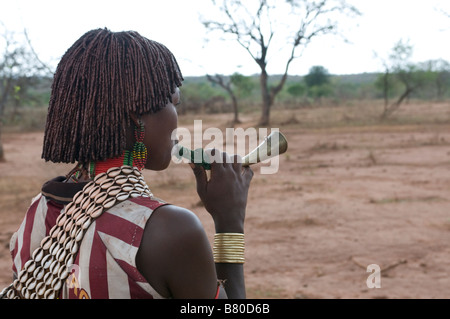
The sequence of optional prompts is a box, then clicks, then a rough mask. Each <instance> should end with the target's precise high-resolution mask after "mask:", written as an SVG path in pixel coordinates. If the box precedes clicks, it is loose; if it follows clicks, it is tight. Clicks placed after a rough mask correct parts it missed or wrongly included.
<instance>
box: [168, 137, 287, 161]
mask: <svg viewBox="0 0 450 319" xmlns="http://www.w3.org/2000/svg"><path fill="white" fill-rule="evenodd" d="M287 149H288V142H287V139H286V137H285V136H284V135H283V134H282V133H281V132H279V131H275V132H272V133H271V134H270V135H269V136H267V137H266V138H265V139H264V141H262V143H261V144H259V145H258V146H257V147H256V148H255V149H254V150H252V151H251V152H250V153H248V154H247V155H245V156H244V157H243V158H242V166H244V167H246V166H250V165H252V164H256V163H260V162H262V161H265V160H268V159H270V158H272V157H275V156H278V155H281V154H283V153H285V152H286V151H287ZM172 154H173V155H175V156H176V157H177V158H178V159H181V158H183V157H184V158H186V159H188V160H189V162H190V163H194V164H196V165H200V166H203V168H204V169H205V170H210V169H211V161H210V160H209V158H208V155H207V154H206V153H205V152H204V150H203V149H202V148H198V149H196V150H190V149H189V148H187V147H184V146H179V145H175V147H174V152H173V153H172Z"/></svg>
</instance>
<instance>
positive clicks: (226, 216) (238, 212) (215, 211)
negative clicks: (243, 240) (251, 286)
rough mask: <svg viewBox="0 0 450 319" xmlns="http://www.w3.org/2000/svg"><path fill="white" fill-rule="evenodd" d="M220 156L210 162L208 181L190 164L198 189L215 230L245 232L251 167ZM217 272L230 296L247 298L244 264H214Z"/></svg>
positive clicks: (236, 160)
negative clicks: (220, 158)
mask: <svg viewBox="0 0 450 319" xmlns="http://www.w3.org/2000/svg"><path fill="white" fill-rule="evenodd" d="M221 157H222V159H223V163H212V164H211V178H210V179H209V180H207V176H206V172H205V170H204V169H203V168H202V167H199V166H195V167H194V166H193V171H194V174H195V176H196V179H197V192H198V194H199V196H200V198H201V199H202V201H203V203H204V205H205V208H206V210H207V211H208V212H209V213H210V214H211V216H212V218H213V220H214V224H215V230H216V233H244V221H245V209H246V205H247V197H248V189H249V186H250V182H251V179H252V177H253V172H252V171H251V169H250V168H245V169H243V168H242V165H241V164H239V163H238V158H237V157H236V156H235V157H233V158H230V157H229V156H228V155H227V154H226V153H222V154H221ZM231 160H232V161H231ZM231 162H232V163H231ZM216 272H217V276H218V279H219V280H221V281H224V287H225V290H226V293H227V296H228V297H229V298H230V299H243V298H245V297H246V293H245V280H244V266H243V264H228V263H217V264H216Z"/></svg>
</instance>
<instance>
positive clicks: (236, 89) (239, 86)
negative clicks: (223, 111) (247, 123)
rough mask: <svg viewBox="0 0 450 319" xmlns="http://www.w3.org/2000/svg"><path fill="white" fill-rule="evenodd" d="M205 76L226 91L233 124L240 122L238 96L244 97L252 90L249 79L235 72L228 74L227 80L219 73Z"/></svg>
mask: <svg viewBox="0 0 450 319" xmlns="http://www.w3.org/2000/svg"><path fill="white" fill-rule="evenodd" d="M206 78H207V79H208V81H210V82H211V83H214V84H217V85H219V86H220V87H221V88H223V89H224V90H225V91H226V92H227V93H228V95H229V96H230V98H231V102H232V105H233V112H234V119H233V124H238V123H241V121H240V120H239V107H238V96H239V97H244V96H248V95H249V94H250V93H251V91H252V90H253V83H252V81H251V79H250V78H249V77H246V76H244V75H242V74H239V73H237V72H235V73H234V74H233V75H232V76H230V77H229V79H228V81H227V80H225V77H224V76H223V75H219V74H216V75H215V76H211V75H209V74H207V75H206Z"/></svg>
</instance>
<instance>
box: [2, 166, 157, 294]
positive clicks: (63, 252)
mask: <svg viewBox="0 0 450 319" xmlns="http://www.w3.org/2000/svg"><path fill="white" fill-rule="evenodd" d="M139 196H143V197H152V196H153V195H152V193H151V191H150V189H149V187H148V185H147V184H146V183H145V181H144V178H143V176H142V174H141V172H140V171H139V169H138V168H136V167H131V166H122V167H113V168H110V169H109V170H108V171H107V172H106V173H102V174H99V175H97V176H96V177H95V178H94V180H93V181H91V182H89V183H88V184H87V185H86V186H85V187H84V188H83V190H81V191H79V192H78V193H76V194H75V196H74V197H73V200H72V202H70V203H69V204H67V206H66V207H65V210H64V212H63V213H61V214H60V215H59V216H58V218H57V220H56V224H55V225H54V226H53V227H52V228H51V230H50V232H49V235H48V236H46V237H45V238H44V239H43V240H42V241H41V244H40V246H39V247H38V248H37V249H36V250H35V251H34V252H33V254H32V257H31V259H30V260H28V261H27V262H26V263H25V265H24V266H23V268H22V270H21V271H20V272H19V275H18V278H17V279H16V280H14V282H13V283H12V284H11V285H9V286H8V287H6V288H5V289H3V291H2V292H1V293H0V299H5V298H6V299H42V298H44V299H54V298H58V297H59V295H60V291H61V289H62V287H63V283H64V280H66V279H67V277H68V276H69V275H70V271H71V266H72V265H73V262H74V259H75V257H76V255H77V253H78V249H79V247H80V243H81V241H82V240H83V237H84V234H85V233H86V231H87V229H88V228H89V226H90V225H91V224H92V222H93V221H94V220H95V219H97V218H98V217H100V216H101V215H102V213H103V212H104V211H105V210H107V209H109V208H111V207H113V206H114V205H116V204H118V203H120V202H123V201H125V200H127V199H128V198H130V197H133V198H134V197H139Z"/></svg>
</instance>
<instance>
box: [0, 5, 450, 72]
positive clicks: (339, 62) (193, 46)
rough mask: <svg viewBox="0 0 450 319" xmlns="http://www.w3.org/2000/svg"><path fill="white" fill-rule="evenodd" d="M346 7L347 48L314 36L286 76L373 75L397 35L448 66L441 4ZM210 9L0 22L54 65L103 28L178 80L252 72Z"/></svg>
mask: <svg viewBox="0 0 450 319" xmlns="http://www.w3.org/2000/svg"><path fill="white" fill-rule="evenodd" d="M279 1H281V0H279ZM244 2H245V1H244ZM348 2H349V3H351V4H353V5H355V6H356V7H357V8H358V9H359V10H360V11H361V12H362V14H363V15H362V16H360V17H357V18H354V19H347V20H342V23H341V25H340V27H341V30H342V32H343V33H344V34H345V36H346V38H347V39H348V40H349V41H350V43H345V42H344V41H343V40H342V39H338V38H332V37H324V38H317V39H315V40H314V41H313V42H312V43H311V45H310V46H309V47H308V48H307V49H306V51H305V52H304V54H303V56H302V57H301V58H300V59H298V60H296V61H295V62H293V63H292V65H291V69H290V74H296V75H303V74H306V73H308V70H309V68H310V67H312V66H314V65H322V66H324V67H325V68H327V69H328V70H329V72H330V73H332V74H345V73H346V74H350V73H362V72H373V71H380V70H381V69H382V68H381V64H380V62H379V61H378V60H377V59H375V58H374V52H377V53H378V54H379V55H380V56H383V57H386V56H387V54H388V52H389V51H390V49H391V48H392V47H393V45H394V43H395V42H397V41H398V40H400V39H401V38H403V39H409V40H410V43H411V44H412V45H413V46H414V57H413V59H414V61H416V62H419V61H425V60H430V59H439V58H442V59H445V60H448V61H450V44H449V43H450V41H449V40H450V17H446V16H445V15H444V14H442V13H441V12H439V10H441V9H442V10H444V11H446V12H449V13H450V1H449V0H348ZM214 10H215V8H214V7H213V6H212V5H211V1H210V0H146V1H144V0H119V1H118V0H107V1H105V0H89V1H87V0H77V1H62V0H14V1H11V0H0V21H1V22H3V23H4V25H5V26H6V28H8V29H9V30H16V31H18V32H20V31H21V30H23V28H26V29H27V30H28V34H29V37H30V39H31V42H32V44H33V46H34V48H35V50H36V51H37V52H38V54H39V56H40V58H41V60H43V61H46V62H47V63H53V64H54V65H56V63H57V61H58V60H59V59H60V57H61V56H62V55H63V54H64V52H65V50H67V48H69V47H70V46H71V45H72V44H73V43H74V42H75V41H76V40H77V39H78V38H79V37H80V36H81V35H82V34H84V33H85V32H86V31H89V30H91V29H94V28H99V27H100V28H102V27H108V28H109V29H111V30H113V31H122V30H135V31H138V32H139V33H141V34H142V35H144V36H146V37H148V38H150V39H152V40H156V41H159V42H161V43H163V44H165V45H166V46H167V47H168V48H169V49H170V50H171V51H172V52H173V53H174V54H175V56H176V58H177V60H178V62H179V64H180V66H181V69H182V72H183V74H184V75H185V76H192V75H204V74H206V73H210V74H213V73H221V74H231V73H233V72H235V71H239V72H240V73H243V74H247V75H250V74H255V73H259V68H258V66H257V65H256V63H255V62H254V61H253V60H252V59H251V58H250V56H249V55H248V53H247V52H246V51H245V50H244V49H243V48H241V47H240V46H239V45H237V44H236V43H235V42H233V41H221V40H220V39H218V36H217V35H214V36H213V35H212V34H207V32H206V30H205V28H204V27H203V25H202V24H201V23H200V21H199V17H200V15H203V16H206V17H210V16H214V15H215V14H216V13H215V11H214ZM208 37H209V39H208V42H206V39H207V38H208ZM281 56H282V54H280V57H281ZM284 65H285V61H284V59H282V58H279V59H278V56H277V58H276V59H272V60H271V61H270V63H269V72H270V73H272V74H275V73H278V74H279V73H282V72H283V71H284Z"/></svg>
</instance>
